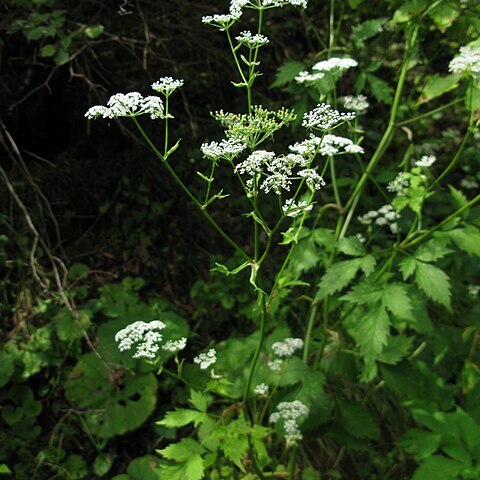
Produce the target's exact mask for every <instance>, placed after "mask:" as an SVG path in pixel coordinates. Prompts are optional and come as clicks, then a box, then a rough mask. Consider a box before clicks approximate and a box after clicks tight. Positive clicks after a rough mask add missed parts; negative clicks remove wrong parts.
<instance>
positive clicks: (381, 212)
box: [357, 204, 400, 234]
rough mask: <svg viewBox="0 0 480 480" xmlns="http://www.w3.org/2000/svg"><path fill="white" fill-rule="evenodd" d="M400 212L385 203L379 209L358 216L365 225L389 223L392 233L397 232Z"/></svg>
mask: <svg viewBox="0 0 480 480" xmlns="http://www.w3.org/2000/svg"><path fill="white" fill-rule="evenodd" d="M398 218H400V214H398V213H396V212H395V210H394V208H393V207H392V206H391V205H388V204H387V205H383V206H382V207H380V208H379V209H378V210H370V211H369V212H367V213H366V214H365V215H362V216H360V217H357V219H358V221H359V222H360V223H361V224H363V225H372V223H373V224H375V225H378V226H383V225H387V226H388V227H389V228H390V231H391V232H392V233H394V234H395V233H397V231H398V225H397V220H398Z"/></svg>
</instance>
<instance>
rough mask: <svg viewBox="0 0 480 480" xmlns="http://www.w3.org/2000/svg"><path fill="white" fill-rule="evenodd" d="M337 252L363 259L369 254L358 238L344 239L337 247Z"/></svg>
mask: <svg viewBox="0 0 480 480" xmlns="http://www.w3.org/2000/svg"><path fill="white" fill-rule="evenodd" d="M337 250H338V251H339V252H341V253H344V254H345V255H350V256H352V257H363V256H364V255H365V254H366V253H367V252H366V251H365V247H364V246H363V244H362V242H360V240H359V239H358V238H357V237H344V238H342V239H341V240H340V241H339V242H338V245H337Z"/></svg>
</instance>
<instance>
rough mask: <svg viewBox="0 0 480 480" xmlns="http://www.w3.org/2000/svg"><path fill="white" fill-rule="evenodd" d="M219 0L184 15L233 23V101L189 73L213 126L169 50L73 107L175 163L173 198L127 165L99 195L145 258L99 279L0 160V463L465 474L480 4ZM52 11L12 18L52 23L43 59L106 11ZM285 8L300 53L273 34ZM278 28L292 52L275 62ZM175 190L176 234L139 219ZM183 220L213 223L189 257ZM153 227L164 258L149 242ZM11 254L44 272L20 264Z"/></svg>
mask: <svg viewBox="0 0 480 480" xmlns="http://www.w3.org/2000/svg"><path fill="white" fill-rule="evenodd" d="M14 3H15V2H14ZM53 3H55V2H53ZM219 3H220V4H219V5H218V8H225V9H226V10H223V12H226V13H215V12H211V11H209V10H208V6H205V10H204V11H202V19H201V21H200V19H197V20H198V21H199V26H198V27H195V28H203V27H205V28H206V27H210V28H212V30H213V31H212V35H216V36H217V37H215V38H223V43H221V44H219V46H218V48H219V49H220V51H222V52H223V53H222V55H223V57H222V58H225V56H226V55H229V56H230V58H231V61H230V62H229V63H228V64H227V66H228V69H227V71H228V73H229V74H230V75H231V77H230V79H228V81H227V86H225V87H224V88H225V89H226V90H225V91H227V92H228V95H226V97H230V96H231V97H234V98H235V100H232V101H229V102H228V103H229V105H228V110H226V108H227V106H225V107H224V108H225V109H222V106H221V105H218V104H217V102H216V101H215V99H214V96H215V95H214V94H215V92H214V90H212V89H210V90H208V80H209V75H212V76H213V72H209V71H206V72H205V76H203V77H202V78H203V80H202V82H201V86H202V87H204V88H206V89H207V90H206V92H207V93H206V94H209V95H211V96H212V98H213V99H211V100H210V102H212V105H214V106H215V108H214V109H213V111H212V112H210V113H209V115H210V116H209V117H208V116H207V115H205V116H204V117H202V118H203V122H204V123H207V122H209V123H210V124H211V126H208V127H205V129H204V131H205V132H207V133H206V138H204V139H199V140H198V143H197V144H196V145H195V143H194V141H193V139H192V136H193V137H195V135H193V133H192V132H190V130H189V128H188V126H187V124H188V122H187V120H186V117H182V114H181V108H180V105H181V103H182V98H185V97H182V95H188V90H189V88H190V87H189V78H188V77H187V78H181V77H180V76H178V75H176V72H175V69H174V68H173V67H172V68H171V70H172V71H169V69H168V68H165V67H162V68H161V72H160V74H161V76H156V77H155V79H154V80H153V81H151V82H148V83H149V84H150V92H148V93H145V94H144V93H140V92H138V91H130V92H128V89H127V88H126V87H127V86H125V88H122V86H121V85H120V88H121V89H122V91H123V92H128V93H115V94H113V95H111V96H109V98H108V96H107V98H106V100H105V101H104V102H103V101H102V102H101V104H99V105H96V106H90V107H88V110H87V111H86V113H85V117H86V118H87V119H88V120H95V121H96V122H95V123H93V124H89V127H88V128H89V129H90V130H91V131H94V130H95V129H97V128H98V129H101V128H103V127H102V122H103V124H107V125H110V124H111V125H112V127H113V126H118V127H120V128H118V129H117V134H118V135H121V132H122V131H123V134H124V135H125V136H126V137H127V140H128V142H132V143H133V142H137V141H138V142H139V143H140V144H141V145H143V146H144V147H146V148H145V149H144V150H142V155H149V156H150V157H151V158H153V159H154V160H155V163H154V165H155V170H158V171H159V172H162V173H161V174H160V175H162V177H158V178H162V181H163V182H166V183H170V185H173V186H172V187H171V188H172V190H171V191H172V192H175V193H174V198H173V201H172V200H170V199H165V200H164V203H161V204H158V203H157V204H154V203H153V200H152V199H150V195H151V191H150V190H149V188H148V187H145V186H143V189H142V190H140V191H138V192H135V191H134V189H130V181H129V179H128V178H125V177H123V178H122V182H121V184H120V185H121V187H120V191H121V192H122V194H121V195H122V196H121V200H117V203H116V205H115V206H114V207H113V208H112V202H109V203H108V204H105V205H103V206H102V207H101V208H104V209H105V211H108V210H109V209H111V210H110V211H112V210H113V209H114V212H115V215H116V217H118V218H122V217H125V216H126V217H127V218H128V216H129V215H132V218H131V219H130V218H128V220H129V221H128V222H123V223H121V226H120V227H118V226H117V225H116V224H114V230H112V231H113V232H115V235H119V238H120V239H121V240H120V242H119V248H120V250H121V249H123V248H124V245H126V246H128V245H129V243H128V242H129V241H132V238H134V239H135V241H137V240H138V239H140V240H142V242H143V243H142V250H140V253H139V258H140V260H139V262H141V263H140V264H138V263H135V265H141V267H138V266H135V267H134V266H132V263H131V262H129V263H128V264H127V265H128V267H126V268H125V269H124V270H123V271H121V272H122V273H123V275H122V277H123V278H122V279H121V280H119V281H117V282H111V281H105V280H101V277H97V278H96V277H94V276H92V275H94V272H95V269H94V268H92V267H91V266H89V265H88V263H78V262H77V263H74V262H70V263H68V256H67V255H65V258H62V253H61V252H60V253H57V252H54V251H53V249H52V247H51V245H50V244H49V243H48V242H47V241H46V240H45V238H46V237H45V236H44V235H45V233H44V232H43V231H39V230H37V229H36V227H35V225H36V224H37V222H39V220H38V219H37V217H36V216H34V215H33V214H30V213H29V208H28V207H27V206H26V205H25V203H24V202H23V201H22V199H21V198H20V196H19V194H18V193H17V192H18V187H17V186H16V185H15V183H12V182H11V181H10V175H9V172H7V171H6V170H5V169H3V168H2V169H1V170H0V173H1V175H2V178H3V181H4V183H5V185H6V186H7V187H8V192H9V195H10V196H11V198H12V199H13V205H14V208H16V209H17V210H18V211H19V212H20V213H21V217H22V221H21V222H24V227H23V230H22V231H21V232H20V233H18V234H16V239H15V241H11V240H9V238H7V237H6V236H4V237H1V238H2V239H3V240H2V242H3V243H2V244H1V245H2V248H3V260H2V261H3V262H4V265H3V268H4V269H5V271H6V272H7V273H6V275H5V277H4V281H3V284H4V286H5V288H6V293H5V297H4V298H5V299H6V301H5V306H4V310H5V312H6V315H5V317H4V318H5V320H2V321H3V323H2V331H4V337H5V342H4V345H3V347H2V350H0V355H1V357H2V362H1V366H0V385H2V391H1V393H0V398H1V402H2V403H1V410H0V414H1V421H2V428H3V433H2V434H1V435H2V445H4V447H3V448H2V451H1V456H0V474H3V475H5V476H6V478H8V476H10V477H11V478H19V479H21V478H27V477H33V478H72V479H74V478H75V479H77V478H78V479H81V478H113V479H115V480H128V479H132V480H135V479H150V478H151V479H156V478H158V479H169V480H175V479H178V480H180V479H182V480H183V479H186V480H198V479H202V478H206V479H220V478H226V479H252V480H253V479H266V478H286V479H302V480H314V479H323V478H329V479H337V478H345V479H347V478H348V479H411V478H412V479H414V480H423V479H425V480H426V479H432V478H435V479H437V478H438V479H447V480H448V479H452V480H454V479H458V478H460V479H475V478H478V477H479V476H480V458H479V453H478V452H479V451H480V449H479V447H480V408H479V405H480V385H479V375H480V373H479V372H480V365H479V353H478V351H477V347H478V342H479V338H480V337H479V332H478V329H479V323H478V322H479V321H478V314H479V303H478V294H479V290H480V286H479V284H480V280H479V270H480V267H479V264H478V257H479V256H480V232H479V227H480V216H479V213H480V210H479V208H478V205H477V204H478V202H479V201H480V194H479V193H478V190H479V189H478V187H479V183H478V182H479V180H480V178H479V175H478V173H477V170H478V168H477V167H478V164H479V160H478V151H479V150H478V144H479V142H480V134H479V131H478V127H479V116H478V112H479V109H480V40H479V39H478V37H479V31H480V24H479V23H478V20H477V17H478V13H479V11H480V6H479V5H477V3H476V2H469V1H466V2H460V3H459V2H448V1H442V0H439V1H437V2H433V3H432V2H427V1H423V0H412V1H409V2H394V1H390V2H378V4H375V5H374V6H371V8H370V6H367V5H366V3H364V2H362V1H361V0H348V1H344V2H342V1H335V0H331V1H330V2H329V4H328V5H318V3H316V2H313V1H312V0H310V1H307V0H232V1H231V2H230V4H227V5H222V4H221V2H219ZM39 5H40V7H42V8H43V7H45V5H43V3H42V2H40V4H39ZM40 7H38V6H37V8H40ZM50 7H51V6H50ZM137 7H138V8H140V7H139V6H138V5H137ZM134 8H135V7H134V6H132V5H130V3H129V2H124V3H122V5H120V6H119V10H118V11H119V12H121V14H122V15H128V13H125V12H128V11H129V9H134ZM140 11H141V10H140ZM42 15H43V16H41V15H40V16H38V15H37V17H34V18H30V17H28V19H27V20H18V19H17V20H16V21H15V22H13V23H12V25H13V27H12V30H11V31H12V32H13V34H19V32H20V33H21V32H23V35H25V36H26V37H27V38H28V39H29V40H33V41H35V40H39V39H40V40H41V41H44V40H45V39H49V38H51V37H53V40H52V43H48V44H45V42H44V43H43V44H40V45H39V48H40V52H41V55H42V56H43V57H46V58H51V59H52V62H53V63H54V64H55V66H56V67H55V68H58V67H61V66H62V64H67V63H68V62H72V61H73V60H72V59H71V58H70V57H69V52H70V49H71V48H73V47H72V45H73V44H72V43H71V42H73V40H72V39H75V41H77V42H78V41H81V38H85V37H86V38H87V40H86V41H87V43H88V42H90V41H96V39H97V38H101V36H102V35H104V27H103V25H102V24H101V23H98V24H93V23H92V24H90V25H88V26H86V25H84V26H78V25H77V26H76V30H72V29H67V28H65V27H63V25H64V24H63V23H62V21H60V20H59V19H61V18H63V17H62V15H64V13H63V11H62V10H54V11H53V13H49V14H48V15H47V14H42ZM45 15H46V16H45ZM142 18H145V17H144V16H143V17H142ZM291 18H295V19H298V20H299V22H296V21H291V20H290V19H291ZM22 22H23V23H22ZM42 22H47V23H48V22H51V23H50V25H54V26H55V28H56V29H55V32H54V33H51V32H50V31H46V30H45V29H43V30H42V28H44V27H42V25H43V23H42ZM52 22H53V23H52ZM33 24H34V25H33ZM145 25H147V24H146V23H145ZM202 25H203V27H202ZM300 25H303V27H304V30H305V31H304V32H303V33H302V35H305V39H304V40H302V45H305V46H307V47H308V49H309V50H310V51H311V53H309V54H305V52H303V53H302V52H301V51H300V52H299V51H297V50H295V55H296V56H295V58H291V54H290V53H289V50H288V49H287V48H277V50H274V49H275V46H274V44H275V41H276V40H277V41H278V42H279V43H280V44H282V42H284V41H285V40H284V37H282V34H281V33H282V32H283V33H284V34H286V35H287V38H288V36H290V37H291V36H295V35H299V36H300V35H301V33H300V32H296V31H294V30H292V28H293V27H294V26H297V27H298V26H300ZM62 27H63V28H64V31H63V30H62ZM286 27H288V28H286ZM35 28H37V30H38V29H40V30H38V34H33V37H32V31H34V32H35V31H36V30H35ZM51 28H53V27H51ZM65 32H75V33H68V34H67V37H68V38H70V40H69V41H65V40H64V38H65ZM88 32H89V33H88ZM82 35H84V37H82ZM302 38H303V37H302ZM147 40H148V39H147ZM48 41H50V40H48ZM439 46H441V48H439ZM146 48H147V47H146ZM272 49H273V51H274V52H276V54H277V57H278V54H279V52H282V53H284V54H285V55H284V56H283V58H281V59H278V58H277V65H276V68H275V71H274V72H272V71H270V72H269V71H268V69H266V67H264V66H271V65H272V63H271V62H272V60H271V58H270V60H269V55H270V53H269V52H271V51H272ZM145 51H146V52H147V54H148V48H147V50H143V52H145ZM61 52H66V53H61ZM147 54H145V55H147ZM145 55H144V56H143V57H142V58H143V60H145V58H146V57H145ZM179 61H180V60H179ZM192 79H193V77H192ZM89 81H90V80H89ZM212 81H214V80H213V79H212ZM87 83H88V82H87ZM91 83H92V82H91V81H90V84H88V85H89V87H92V85H91ZM148 83H147V84H146V85H144V86H141V87H138V88H137V89H138V90H141V91H142V92H147V91H148V90H149V85H148ZM136 85H137V84H136ZM197 87H198V86H197ZM99 97H102V96H101V95H100V96H99ZM184 105H188V104H187V103H186V102H185V101H184ZM198 107H199V108H200V107H202V108H204V107H205V105H204V102H203V101H199V105H198ZM230 107H232V108H230ZM230 110H231V111H230ZM82 114H83V113H82ZM182 122H183V124H182ZM190 125H192V123H190ZM5 131H6V132H7V133H8V130H6V129H5ZM109 135H112V134H111V133H109ZM114 135H116V134H114ZM185 137H186V138H185ZM7 138H10V137H7ZM12 141H13V140H12ZM185 144H186V145H185ZM4 146H5V148H6V150H7V146H8V145H6V144H5V145H4ZM10 148H11V145H10ZM140 148H143V147H140ZM7 151H8V150H7ZM188 159H189V160H188ZM156 179H157V177H155V180H156ZM152 188H153V187H152ZM37 194H38V192H37ZM182 204H183V205H185V204H186V205H188V207H187V208H182ZM152 205H155V206H152ZM129 209H132V210H137V209H140V210H142V216H140V217H136V218H135V214H131V213H129ZM171 209H173V210H174V212H173V213H171V211H170V210H171ZM176 209H178V211H176ZM169 211H170V213H169V214H170V215H171V216H172V217H177V216H178V217H179V220H177V221H178V222H179V225H180V226H177V228H176V229H175V232H174V234H173V236H172V234H171V233H170V234H168V233H167V232H166V229H164V230H162V231H161V232H160V234H158V232H157V233H156V234H153V233H148V230H149V228H151V227H150V222H152V224H153V225H155V221H156V220H157V219H159V218H160V219H161V218H167V214H166V213H165V212H169ZM52 215H53V214H52ZM191 218H195V222H196V223H195V227H194V230H192V232H191V238H189V239H187V241H186V243H185V245H186V246H185V250H184V251H180V253H179V250H178V249H177V248H176V247H175V245H174V244H175V243H178V242H182V238H181V237H182V235H183V236H185V231H184V229H185V228H186V225H187V224H188V222H189V221H192V220H190V219H191ZM2 219H3V223H4V224H5V225H6V226H8V227H9V228H10V231H11V232H16V229H18V225H19V223H17V222H15V223H13V222H12V221H11V217H9V216H8V215H7V213H5V215H4V216H2ZM21 222H20V224H21ZM156 228H157V229H158V226H157V225H155V226H154V227H153V228H152V230H155V229H156ZM120 229H122V234H123V235H124V236H123V237H122V236H120V234H119V233H118V232H117V230H120ZM45 230H46V231H47V232H48V228H45ZM53 230H54V231H55V228H53ZM57 230H59V229H58V228H57ZM138 232H141V234H140V235H138ZM198 232H208V233H202V234H203V235H208V236H209V238H211V239H212V241H211V243H209V244H208V249H207V252H208V258H207V261H204V262H203V263H202V262H200V261H199V260H197V261H198V264H197V265H191V264H189V265H188V267H185V266H181V265H182V264H183V263H184V259H185V256H186V255H189V254H188V253H187V251H189V250H190V249H192V248H195V246H196V245H197V246H199V248H200V249H203V250H205V247H203V246H200V245H198V243H197V241H196V234H197V233H198ZM132 235H133V237H132ZM167 235H168V241H167V242H166V243H165V256H164V257H162V259H163V261H164V263H163V264H162V265H159V264H158V263H155V261H154V260H152V255H151V254H149V253H148V249H149V247H150V246H151V245H152V244H153V243H154V242H155V241H157V242H162V236H167ZM200 235H201V234H200ZM59 236H60V233H59ZM177 236H178V237H177ZM146 238H148V241H147V242H146V243H145V239H146ZM152 239H153V240H152ZM183 241H185V239H184V240H183ZM138 243H140V242H138ZM16 245H17V247H15V246H16ZM15 248H18V250H15ZM58 250H59V251H60V249H58ZM172 251H175V252H176V253H175V256H174V255H172V254H171V252H172ZM17 252H18V253H17ZM15 255H18V258H19V259H20V262H19V265H18V266H16V267H15V266H14V264H13V263H12V259H13V258H14V256H15ZM188 258H192V257H188ZM194 258H195V257H194ZM92 260H93V257H92ZM64 261H65V262H67V264H66V265H65V264H64ZM208 264H209V265H208ZM147 267H148V269H147ZM193 269H195V271H198V272H199V273H198V274H196V275H191V276H188V274H187V275H185V274H182V272H184V271H188V270H193ZM162 270H171V271H173V272H175V270H177V273H171V275H172V277H173V278H174V279H175V281H174V282H172V283H180V284H181V283H182V282H183V283H185V284H188V282H189V279H190V278H194V277H195V276H196V277H197V279H193V280H192V281H191V282H190V284H188V289H189V293H188V294H187V296H186V298H185V299H182V301H179V298H178V297H176V296H175V294H174V292H173V290H172V289H171V288H170V289H167V288H164V287H163V286H162V282H159V281H158V280H157V281H156V279H155V277H156V276H157V275H158V274H157V272H159V271H160V272H161V271H162ZM25 271H28V272H30V274H33V277H34V278H33V280H34V282H35V285H36V286H37V287H36V288H39V287H40V288H41V289H40V290H39V291H38V293H37V294H36V295H33V294H34V293H35V289H34V288H33V287H31V286H29V287H28V288H25V285H27V284H24V285H22V281H21V279H17V278H16V276H18V275H20V274H21V273H22V272H25ZM127 273H128V274H127ZM162 275H164V274H163V273H162ZM198 277H200V278H199V279H198ZM11 278H15V281H13V280H11ZM162 278H163V279H165V278H167V277H166V276H162ZM22 287H23V288H22ZM26 296H27V297H28V300H27V301H26V300H25V297H26ZM9 298H16V299H17V301H16V302H15V307H11V306H9V305H8V303H7V302H8V301H9ZM28 302H30V308H27V306H26V303H28ZM49 427H50V428H49Z"/></svg>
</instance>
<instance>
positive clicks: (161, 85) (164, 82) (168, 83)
mask: <svg viewBox="0 0 480 480" xmlns="http://www.w3.org/2000/svg"><path fill="white" fill-rule="evenodd" d="M181 86H183V80H180V79H175V78H172V77H162V78H160V79H159V80H157V81H156V82H154V83H152V88H153V90H155V91H156V92H158V93H163V94H164V95H165V96H166V97H168V96H169V95H171V94H172V93H173V92H174V91H175V90H176V89H177V88H180V87H181Z"/></svg>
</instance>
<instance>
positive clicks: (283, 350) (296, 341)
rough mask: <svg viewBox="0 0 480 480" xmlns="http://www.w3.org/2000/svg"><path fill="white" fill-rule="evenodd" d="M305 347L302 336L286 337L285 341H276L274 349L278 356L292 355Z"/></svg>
mask: <svg viewBox="0 0 480 480" xmlns="http://www.w3.org/2000/svg"><path fill="white" fill-rule="evenodd" d="M302 348H303V340H302V339H301V338H286V339H285V340H284V341H283V342H275V343H274V344H273V345H272V350H273V353H275V355H277V357H291V356H292V355H293V354H294V353H295V352H296V351H297V350H300V349H302Z"/></svg>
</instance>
